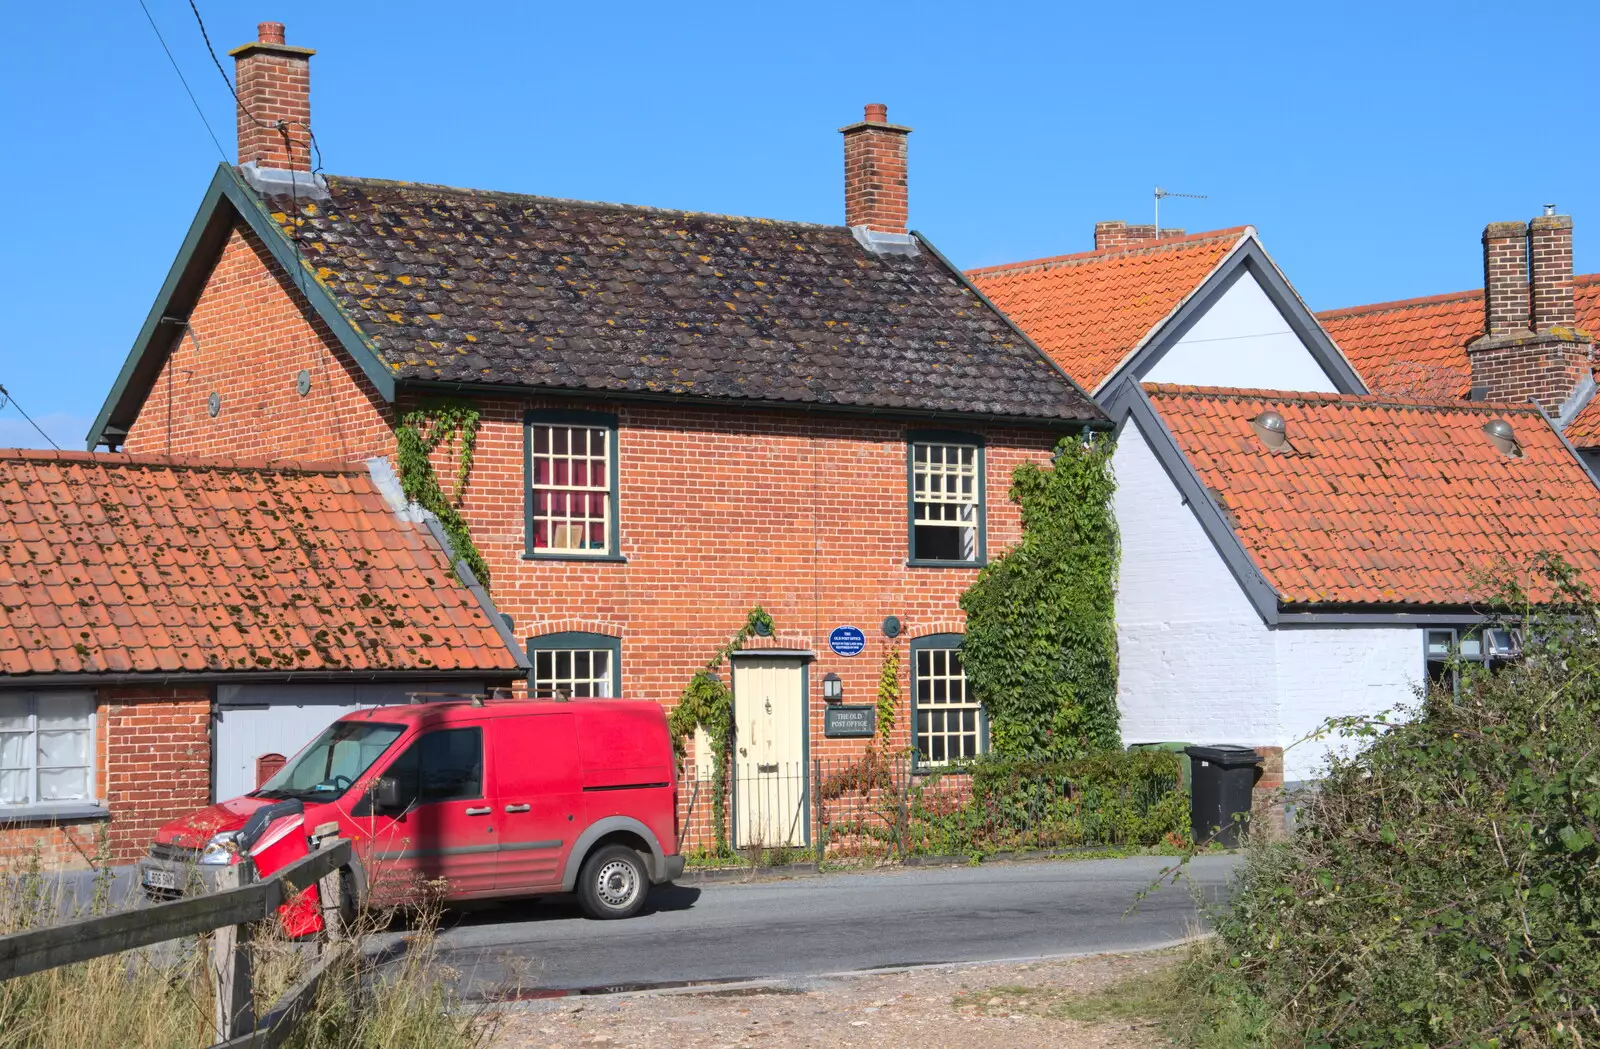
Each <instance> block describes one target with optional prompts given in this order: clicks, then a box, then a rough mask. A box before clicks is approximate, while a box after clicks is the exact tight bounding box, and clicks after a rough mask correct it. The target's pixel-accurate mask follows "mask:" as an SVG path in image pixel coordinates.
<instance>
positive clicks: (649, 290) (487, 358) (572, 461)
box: [89, 23, 1109, 844]
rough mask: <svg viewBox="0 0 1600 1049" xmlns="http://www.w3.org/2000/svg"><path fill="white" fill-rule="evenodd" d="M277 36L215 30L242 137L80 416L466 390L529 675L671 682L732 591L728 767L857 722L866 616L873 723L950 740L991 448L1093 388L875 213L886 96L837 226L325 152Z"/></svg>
mask: <svg viewBox="0 0 1600 1049" xmlns="http://www.w3.org/2000/svg"><path fill="white" fill-rule="evenodd" d="M310 55H311V52H309V51H307V50H304V49H300V48H293V47H288V46H286V45H285V44H284V43H283V35H282V27H281V26H277V25H275V24H272V23H267V24H264V25H263V26H262V32H261V39H260V40H259V41H257V42H254V43H251V44H248V45H246V46H244V47H242V48H239V49H237V50H236V51H235V52H234V56H235V58H236V60H237V62H238V84H239V92H240V98H241V100H242V103H243V106H244V107H245V108H246V109H247V110H248V112H249V114H250V117H251V119H250V120H249V121H247V120H246V119H245V118H244V117H243V116H241V122H240V127H241V136H240V158H239V159H240V161H241V164H240V166H239V167H238V168H231V167H222V168H220V169H219V170H218V172H217V174H216V176H215V178H214V179H213V181H212V184H211V187H210V189H209V190H208V192H207V195H206V198H205V200H204V201H203V203H202V205H201V209H200V213H199V215H198V216H197V217H196V219H195V222H194V224H193V226H192V227H191V228H190V231H189V233H188V236H187V238H186V240H185V242H184V245H183V248H182V251H181V252H180V254H179V257H178V259H177V261H176V262H175V263H174V265H173V268H172V271H171V274H170V276H169V277H168V280H167V282H166V284H165V286H164V287H163V289H162V291H161V294H160V296H159V298H158V300H157V301H156V303H155V305H154V307H153V308H152V310H151V312H150V314H149V317H148V318H147V320H146V322H145V325H144V327H143V329H142V331H141V332H140V334H139V336H138V339H137V340H136V342H135V345H134V347H133V350H132V352H131V354H130V356H129V358H128V361H127V363H126V365H125V366H124V368H123V370H122V373H121V374H120V375H119V377H118V379H117V381H116V384H115V386H114V388H113V390H112V392H111V395H110V396H109V398H108V399H107V401H106V405H105V408H104V410H103V411H102V413H101V415H100V418H99V419H98V420H97V421H96V424H95V427H94V430H93V432H92V433H91V434H90V437H89V440H90V443H91V445H97V444H106V445H108V446H112V447H120V448H124V449H126V450H129V451H132V452H136V453H150V452H171V453H174V454H184V455H192V454H241V453H243V452H246V451H248V452H249V453H250V454H254V455H266V456H269V457H279V456H284V457H292V456H298V457H315V458H320V459H336V460H355V459H365V458H367V457H370V456H393V455H394V453H395V436H394V427H395V425H396V423H397V421H398V420H399V419H400V417H401V416H403V415H404V413H406V412H407V411H410V410H411V409H413V408H415V407H417V406H420V405H426V404H428V403H430V401H434V400H437V399H439V398H453V399H456V400H460V401H464V402H467V403H469V404H470V405H471V406H472V407H474V408H476V409H477V410H478V411H479V412H480V413H481V423H480V428H479V431H478V434H477V439H476V454H475V461H474V465H473V467H472V471H471V476H470V481H469V482H468V484H467V486H466V489H465V495H464V499H463V501H462V503H461V510H462V513H463V514H464V516H465V518H466V520H467V521H468V523H469V525H470V528H471V532H472V536H473V539H474V542H475V544H476V545H477V547H478V548H479V549H480V550H481V552H482V554H483V556H484V558H485V559H486V563H487V565H488V568H489V574H490V580H489V581H488V582H489V585H490V588H491V589H492V592H493V594H494V599H495V602H496V605H497V606H498V608H500V609H501V610H503V611H504V612H506V613H507V614H509V616H510V617H511V619H512V622H513V623H514V629H515V632H516V635H517V636H518V638H520V639H521V641H522V643H523V644H525V645H526V647H527V649H528V651H529V655H530V658H531V662H532V668H533V669H532V673H531V676H530V679H529V681H530V687H531V688H532V689H533V690H534V691H536V692H541V693H547V692H551V691H555V690H558V689H559V690H563V691H566V692H569V693H572V694H575V695H585V694H613V695H615V694H624V695H628V696H631V697H638V698H649V699H653V700H657V701H659V702H661V703H663V704H669V705H670V704H673V703H675V702H676V701H677V699H678V697H679V695H680V693H681V691H682V689H683V688H684V686H685V685H686V684H687V683H688V681H689V679H690V676H691V675H692V674H693V672H694V671H695V670H696V669H697V668H699V667H702V666H704V665H705V664H706V663H707V662H708V660H710V659H711V658H712V657H713V656H714V654H715V653H717V652H718V650H719V649H720V648H722V647H723V646H724V645H725V644H727V642H728V640H729V639H730V637H731V636H732V635H733V634H734V633H735V631H737V630H738V629H739V628H740V626H741V625H742V624H743V623H744V622H745V620H746V616H747V614H748V613H749V612H750V610H751V609H752V608H753V607H754V606H757V605H759V606H761V607H763V608H765V609H766V610H767V611H768V612H769V613H770V614H771V616H772V618H773V620H774V623H775V628H776V629H775V632H774V635H773V636H772V637H768V638H757V639H755V640H754V641H753V642H752V643H751V644H750V645H748V646H747V647H746V650H745V651H744V652H743V653H742V654H740V655H737V656H735V657H734V658H733V660H732V663H733V666H732V669H731V673H732V681H733V686H734V694H735V708H736V710H735V713H736V719H737V721H738V732H739V737H740V738H739V743H738V749H739V754H738V755H737V758H738V760H742V761H745V762H746V763H747V764H748V765H749V766H750V767H749V769H748V770H747V771H748V773H749V775H750V776H753V777H760V776H767V775H769V774H770V775H787V774H789V773H790V771H791V770H793V769H795V768H803V767H804V766H805V764H806V761H807V758H808V757H810V756H820V755H824V754H849V753H854V752H856V751H857V750H859V748H861V747H862V746H863V745H864V743H863V741H861V740H859V739H851V740H847V739H837V738H829V737H828V734H827V725H826V724H825V721H826V718H825V714H824V709H825V707H826V705H827V704H825V702H824V700H823V696H822V686H823V679H824V678H825V677H828V676H830V675H836V676H837V677H838V678H839V679H840V691H841V693H842V697H841V698H842V700H843V704H844V705H846V706H849V705H856V704H870V703H872V702H873V700H874V698H875V696H876V693H877V687H878V681H879V676H880V672H881V667H882V665H883V660H884V659H885V657H886V656H887V654H888V652H889V651H890V650H891V649H893V650H896V651H898V652H899V653H900V654H901V655H902V657H903V662H902V667H903V669H902V671H901V678H900V687H901V696H902V700H901V709H900V710H899V711H898V713H897V715H896V725H895V738H896V740H897V741H898V743H899V744H900V745H903V746H914V747H915V748H916V749H917V750H918V751H919V752H920V754H921V755H922V758H923V760H924V761H927V762H933V763H939V762H943V761H946V760H948V759H950V758H953V757H960V756H964V755H970V754H975V753H978V752H980V751H982V750H983V749H984V748H985V746H986V744H987V740H986V735H985V727H984V725H983V720H982V717H981V712H980V710H979V708H978V705H977V703H976V702H975V700H974V699H973V698H972V697H971V696H970V695H968V694H967V692H966V689H965V682H964V678H963V677H962V672H961V665H960V659H959V653H958V651H957V649H958V648H959V645H960V641H961V631H962V613H961V611H960V609H959V606H958V599H959V596H960V594H961V593H962V591H963V590H965V589H966V588H967V587H968V586H969V585H970V584H971V582H972V581H973V579H974V578H975V576H976V574H977V571H978V569H979V568H980V567H981V566H982V565H983V564H984V563H985V561H986V560H987V558H988V557H990V556H992V555H993V554H995V553H998V552H1000V551H1002V550H1004V549H1005V548H1006V547H1007V546H1008V545H1009V544H1011V543H1012V542H1014V541H1015V540H1016V538H1017V536H1018V534H1019V529H1020V522H1019V518H1018V515H1017V512H1016V509H1015V507H1013V506H1012V505H1011V504H1010V503H1009V502H1008V500H1007V490H1008V487H1009V482H1010V476H1011V473H1012V470H1013V469H1014V468H1015V467H1016V466H1017V465H1018V464H1019V463H1021V462H1023V461H1025V460H1030V459H1031V460H1035V461H1045V460H1047V459H1048V457H1049V455H1050V451H1051V449H1052V448H1053V447H1054V445H1055V444H1056V443H1057V442H1058V441H1059V440H1060V439H1062V438H1063V437H1064V436H1068V435H1076V434H1079V433H1080V432H1082V431H1083V430H1084V428H1085V427H1091V428H1106V427H1108V425H1109V424H1108V421H1107V419H1106V417H1105V416H1104V415H1103V414H1102V413H1101V411H1100V410H1099V409H1098V408H1097V407H1096V406H1095V405H1094V403H1093V401H1092V400H1091V399H1090V398H1089V397H1088V396H1087V395H1086V394H1085V393H1084V391H1083V390H1082V389H1081V388H1080V387H1078V386H1077V385H1076V384H1075V383H1074V382H1073V381H1072V380H1071V379H1070V378H1068V377H1067V375H1066V373H1065V372H1063V371H1062V370H1061V369H1060V368H1059V367H1058V366H1056V365H1055V364H1054V363H1053V362H1052V361H1051V360H1050V359H1049V358H1048V357H1047V356H1046V355H1045V354H1043V353H1042V352H1041V351H1040V350H1039V349H1038V348H1037V347H1036V346H1035V345H1034V344H1033V343H1032V342H1031V341H1030V340H1029V339H1028V338H1027V337H1026V336H1025V335H1023V334H1022V332H1021V331H1020V330H1018V329H1017V328H1016V327H1015V326H1014V325H1012V324H1011V323H1010V322H1009V321H1008V320H1007V319H1006V318H1005V317H1004V316H1003V315H1002V314H1000V313H999V312H998V311H996V310H995V309H994V308H993V307H992V306H991V305H990V304H989V303H988V301H987V300H986V299H985V298H984V297H983V295H982V294H980V293H979V292H978V291H977V290H976V289H975V288H974V287H973V286H972V285H971V284H970V282H968V281H967V280H966V279H965V278H964V277H963V275H962V274H961V273H960V271H959V270H957V269H956V268H955V267H953V266H952V265H950V264H949V262H947V261H946V260H945V259H944V258H943V256H941V255H940V254H939V253H938V251H937V250H936V249H935V248H934V247H933V246H932V245H931V244H930V243H929V242H928V240H927V239H926V238H925V237H922V236H921V235H919V234H916V233H912V232H908V231H907V228H906V218H907V191H906V142H907V137H908V135H909V132H910V129H909V128H906V127H901V126H898V125H893V124H889V123H888V122H887V114H886V112H885V110H884V107H882V106H868V107H867V111H866V118H865V119H864V120H862V121H861V122H859V123H856V124H852V125H850V126H848V127H846V128H844V129H842V131H843V135H844V149H845V201H846V207H845V220H846V224H845V225H841V226H827V225H815V224H808V223H798V222H780V221H775V220H769V219H752V218H737V217H731V216H726V215H714V214H698V213H691V212H683V211H672V210H663V209H657V208H648V207H635V206H624V205H615V204H598V203H588V202H582V201H570V200H555V199H551V198H546V197H537V196H530V195H525V194H518V193H496V192H487V191H478V190H466V189H452V188H445V187H437V186H423V185H414V184H408V183H400V182H385V181H377V180H371V179H357V178H335V177H328V178H323V177H321V176H320V175H314V174H312V173H311V171H310V164H309V161H308V159H307V151H308V150H307V147H308V141H307V135H306V134H305V131H306V129H307V128H309V126H310V124H311V113H310V102H309V88H308V85H309V74H308V70H309V60H310ZM257 121H260V122H265V123H267V124H272V125H277V126H278V127H279V128H281V133H275V134H271V135H265V136H262V135H258V134H256V132H257V131H258V130H259V126H258V124H257V123H256V122H257ZM438 468H439V470H440V471H441V473H442V472H443V471H445V470H446V469H447V468H449V466H448V464H447V463H446V462H445V457H444V456H443V455H441V456H440V457H439V461H438ZM839 628H846V629H843V630H840V629H839ZM852 628H853V629H852ZM830 638H834V639H835V641H836V643H835V644H833V645H831V646H830ZM757 653H759V655H758V654H757ZM724 672H725V673H727V672H728V671H724ZM799 779H800V781H802V786H801V787H800V789H799V790H798V792H797V793H795V792H791V794H790V795H787V797H788V800H785V801H784V802H783V803H782V805H783V806H784V807H785V812H788V811H789V809H794V810H795V811H797V812H800V811H803V810H804V808H805V805H806V799H805V797H804V789H803V781H804V779H805V777H804V776H803V775H802V776H800V777H799ZM739 801H740V799H739V798H737V797H736V798H735V803H736V805H737V804H739ZM745 811H747V812H748V811H751V809H750V806H749V805H746V806H745ZM774 815H775V817H776V818H781V819H786V818H787V817H783V816H782V815H781V814H774ZM787 822H788V825H789V826H790V827H791V828H794V833H793V834H792V835H789V836H788V837H787V838H785V840H794V839H796V838H797V837H799V836H802V835H803V834H804V833H805V831H804V826H803V824H804V821H803V820H801V821H798V822H797V821H795V820H788V821H787ZM786 833H787V832H786ZM768 843H769V844H778V843H780V842H773V841H769V842H768Z"/></svg>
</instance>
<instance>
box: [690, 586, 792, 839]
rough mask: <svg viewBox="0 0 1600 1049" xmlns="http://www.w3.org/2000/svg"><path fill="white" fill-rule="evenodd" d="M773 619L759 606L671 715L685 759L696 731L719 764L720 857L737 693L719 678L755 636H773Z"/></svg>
mask: <svg viewBox="0 0 1600 1049" xmlns="http://www.w3.org/2000/svg"><path fill="white" fill-rule="evenodd" d="M772 629H773V627H772V616H770V615H768V614H767V610H766V609H764V608H762V607H761V606H760V605H757V606H756V607H755V608H752V609H751V610H750V614H749V615H747V616H746V617H745V621H744V626H742V627H740V628H739V630H738V632H737V633H735V634H734V635H733V637H732V638H730V639H729V641H728V643H727V644H726V645H723V646H722V648H721V649H719V650H718V651H717V653H716V655H714V656H712V657H711V659H710V661H708V662H707V663H706V665H705V666H704V667H702V668H701V669H699V670H696V671H695V672H694V676H693V677H691V678H690V679H689V684H688V685H686V686H684V689H683V695H681V696H679V697H678V705H677V706H675V707H673V708H672V713H670V714H668V715H667V729H668V731H669V732H671V733H672V747H673V750H675V751H676V752H677V755H678V757H679V758H680V759H681V758H682V757H683V754H684V744H685V741H687V740H688V738H689V736H690V735H691V734H693V732H694V730H695V729H697V728H698V729H701V730H703V731H704V732H705V734H706V738H707V739H708V740H710V743H711V753H712V754H713V755H714V756H715V758H716V761H715V762H714V763H713V764H712V766H711V820H712V823H713V825H714V826H715V827H716V834H717V843H716V852H717V854H718V855H724V854H726V853H727V852H728V851H729V849H728V819H727V814H728V748H729V746H730V744H731V743H732V742H733V689H732V688H730V687H729V683H728V682H726V681H724V680H722V678H721V677H720V676H719V675H718V674H717V668H718V667H720V666H722V664H723V663H724V662H726V661H727V659H728V657H729V656H730V655H732V654H733V653H735V652H737V651H739V649H741V648H743V647H744V643H745V642H746V641H748V640H750V638H751V636H752V635H754V634H756V633H758V632H763V633H767V634H770V633H772Z"/></svg>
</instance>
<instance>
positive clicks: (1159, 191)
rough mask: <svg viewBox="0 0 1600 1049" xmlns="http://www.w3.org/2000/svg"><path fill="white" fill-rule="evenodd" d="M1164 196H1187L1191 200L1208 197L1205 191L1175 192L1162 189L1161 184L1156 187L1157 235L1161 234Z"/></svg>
mask: <svg viewBox="0 0 1600 1049" xmlns="http://www.w3.org/2000/svg"><path fill="white" fill-rule="evenodd" d="M1162 197H1184V198H1187V199H1189V200H1205V199H1206V195H1205V194H1204V193H1174V192H1172V191H1171V190H1170V189H1162V188H1161V187H1160V186H1157V187H1156V236H1157V237H1160V236H1161V198H1162Z"/></svg>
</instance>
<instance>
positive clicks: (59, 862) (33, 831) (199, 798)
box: [0, 687, 211, 868]
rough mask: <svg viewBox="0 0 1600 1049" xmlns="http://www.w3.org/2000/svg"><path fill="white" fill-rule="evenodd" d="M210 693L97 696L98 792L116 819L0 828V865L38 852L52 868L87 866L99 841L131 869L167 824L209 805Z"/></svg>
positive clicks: (127, 691) (105, 691) (139, 691)
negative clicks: (104, 840) (106, 839)
mask: <svg viewBox="0 0 1600 1049" xmlns="http://www.w3.org/2000/svg"><path fill="white" fill-rule="evenodd" d="M210 719H211V693H210V689H208V688H204V687H190V688H117V687H107V688H102V689H100V690H99V703H98V707H97V711H96V727H95V752H96V753H95V792H96V794H97V795H98V796H99V798H100V800H101V802H102V803H103V804H104V805H105V806H106V807H107V808H108V809H110V810H111V819H110V821H109V822H107V821H106V820H104V819H96V820H80V821H70V822H66V823H61V824H56V823H50V822H45V821H41V822H35V823H17V824H10V825H3V826H0V864H3V863H7V862H12V863H14V862H23V861H25V860H26V859H27V857H28V856H29V855H31V854H32V853H33V852H34V851H35V850H37V851H38V852H39V854H40V857H41V859H42V861H43V862H44V864H45V865H46V866H47V867H51V868H86V867H89V866H90V865H91V864H90V861H91V860H92V859H93V858H94V857H95V854H96V850H97V849H98V847H99V838H100V835H102V834H105V835H108V837H109V843H110V847H111V859H112V862H113V863H117V864H123V863H131V862H132V861H133V860H135V859H136V858H137V857H138V856H139V855H140V854H142V853H143V852H144V850H145V848H146V847H147V846H148V845H149V844H150V841H151V839H152V838H154V837H155V832H156V830H157V829H158V828H159V827H160V826H161V825H162V824H164V823H166V822H167V821H168V820H171V819H173V818H175V817H177V816H181V815H183V814H184V813H187V812H192V811H194V810H195V809H198V808H203V807H204V806H205V805H207V804H209V799H210V791H211V742H210Z"/></svg>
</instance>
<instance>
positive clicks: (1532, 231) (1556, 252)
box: [1528, 208, 1578, 331]
mask: <svg viewBox="0 0 1600 1049" xmlns="http://www.w3.org/2000/svg"><path fill="white" fill-rule="evenodd" d="M1550 210H1552V211H1554V210H1555V209H1554V208H1551V209H1550ZM1528 271H1529V273H1530V275H1531V283H1532V284H1533V330H1534V331H1549V330H1550V329H1551V328H1572V327H1575V326H1576V325H1577V323H1578V304H1577V302H1576V301H1574V299H1573V296H1572V216H1571V215H1540V216H1539V217H1538V218H1536V219H1534V220H1533V221H1532V222H1530V223H1528Z"/></svg>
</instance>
